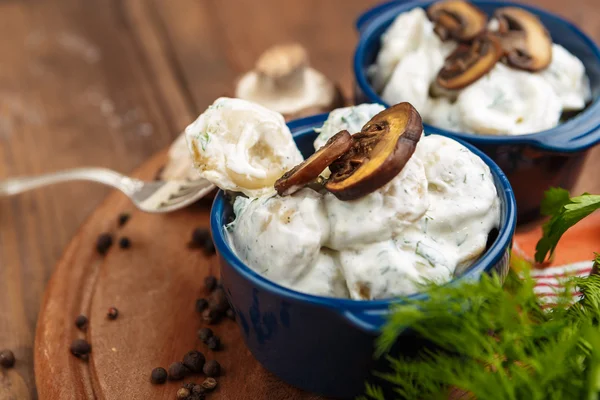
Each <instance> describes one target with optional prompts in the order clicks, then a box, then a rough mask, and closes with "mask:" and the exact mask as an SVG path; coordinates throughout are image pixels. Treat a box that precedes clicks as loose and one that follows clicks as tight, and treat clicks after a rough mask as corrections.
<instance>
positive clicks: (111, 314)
mask: <svg viewBox="0 0 600 400" xmlns="http://www.w3.org/2000/svg"><path fill="white" fill-rule="evenodd" d="M118 316H119V310H117V308H116V307H111V308H109V309H108V312H107V313H106V317H107V318H108V319H110V320H112V321H114V320H115V319H117V317H118Z"/></svg>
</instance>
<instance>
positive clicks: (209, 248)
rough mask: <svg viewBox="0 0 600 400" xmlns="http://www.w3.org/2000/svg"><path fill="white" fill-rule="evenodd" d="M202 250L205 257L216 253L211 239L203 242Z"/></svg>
mask: <svg viewBox="0 0 600 400" xmlns="http://www.w3.org/2000/svg"><path fill="white" fill-rule="evenodd" d="M202 248H203V250H204V254H206V255H207V256H210V255H213V254H215V253H216V249H215V244H214V243H213V241H212V239H207V240H206V241H205V242H204V246H203V247H202Z"/></svg>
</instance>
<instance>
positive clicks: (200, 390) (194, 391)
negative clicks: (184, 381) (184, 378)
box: [192, 385, 206, 398]
mask: <svg viewBox="0 0 600 400" xmlns="http://www.w3.org/2000/svg"><path fill="white" fill-rule="evenodd" d="M205 392H206V389H204V388H203V387H202V385H194V387H193V388H192V394H193V395H195V396H201V395H202V396H204V393H205ZM202 398H204V397H202Z"/></svg>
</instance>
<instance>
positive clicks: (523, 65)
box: [494, 7, 552, 72]
mask: <svg viewBox="0 0 600 400" xmlns="http://www.w3.org/2000/svg"><path fill="white" fill-rule="evenodd" d="M494 18H496V20H497V21H498V34H499V37H500V40H501V43H502V47H503V48H504V52H505V53H506V62H507V63H508V64H509V65H511V66H513V67H515V68H519V69H523V70H526V71H532V72H535V71H540V70H542V69H544V68H546V67H547V66H548V65H550V62H551V61H552V38H551V37H550V34H549V33H548V31H547V30H546V28H545V27H544V25H543V24H542V22H541V21H540V19H539V18H538V17H537V16H536V15H534V14H532V13H530V12H529V11H526V10H523V9H522V8H518V7H504V8H499V9H498V10H496V12H495V13H494Z"/></svg>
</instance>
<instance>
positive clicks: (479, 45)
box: [436, 33, 503, 90]
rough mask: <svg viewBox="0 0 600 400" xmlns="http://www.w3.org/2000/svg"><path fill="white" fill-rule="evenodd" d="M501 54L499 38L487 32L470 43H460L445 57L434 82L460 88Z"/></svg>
mask: <svg viewBox="0 0 600 400" xmlns="http://www.w3.org/2000/svg"><path fill="white" fill-rule="evenodd" d="M502 54H503V51H502V45H501V44H500V40H499V39H498V38H496V37H495V36H494V35H492V34H489V33H488V34H485V35H482V36H479V37H477V38H476V39H475V40H474V41H473V43H471V44H461V45H459V46H458V47H457V48H456V50H454V52H452V54H450V55H449V56H448V58H446V61H445V62H444V66H443V67H442V69H441V70H440V72H439V73H438V76H437V78H436V84H437V85H439V86H441V87H442V88H444V89H450V90H455V89H462V88H464V87H466V86H468V85H470V84H471V83H473V82H475V81H477V80H478V79H479V78H481V77H482V76H484V75H485V74H486V73H488V72H489V71H490V70H491V69H492V68H493V67H494V65H496V63H497V62H498V60H500V58H501V57H502Z"/></svg>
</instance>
